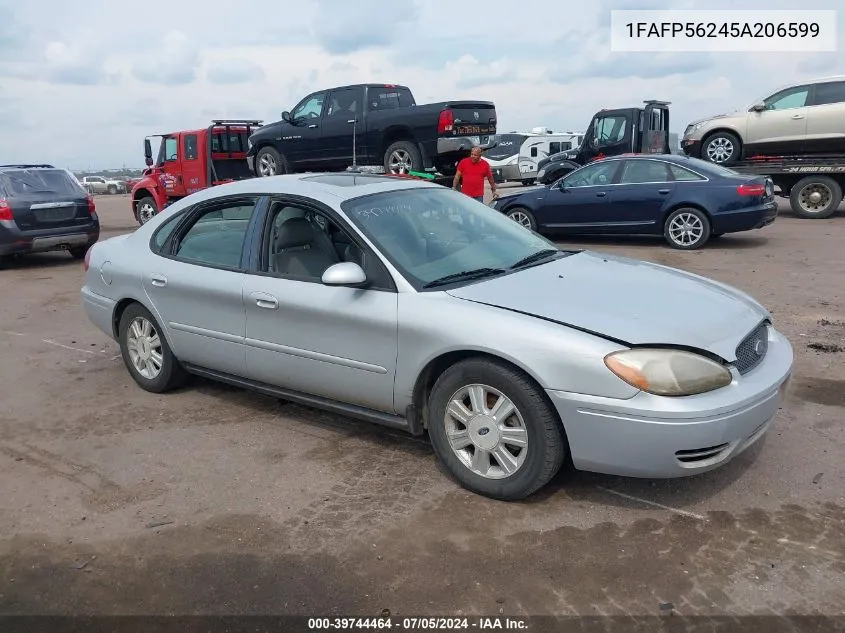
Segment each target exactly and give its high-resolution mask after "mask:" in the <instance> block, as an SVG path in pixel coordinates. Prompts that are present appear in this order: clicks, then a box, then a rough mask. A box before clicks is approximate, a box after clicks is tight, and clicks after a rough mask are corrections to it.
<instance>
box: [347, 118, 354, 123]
mask: <svg viewBox="0 0 845 633" xmlns="http://www.w3.org/2000/svg"><path fill="white" fill-rule="evenodd" d="M347 123H355V119H349V120H348V121H347Z"/></svg>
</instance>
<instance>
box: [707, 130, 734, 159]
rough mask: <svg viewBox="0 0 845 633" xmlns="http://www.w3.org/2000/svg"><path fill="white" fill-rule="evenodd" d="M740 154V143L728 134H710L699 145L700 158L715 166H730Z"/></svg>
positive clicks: (732, 135)
mask: <svg viewBox="0 0 845 633" xmlns="http://www.w3.org/2000/svg"><path fill="white" fill-rule="evenodd" d="M741 154H742V151H741V144H740V141H739V139H738V138H737V136H736V135H735V134H731V133H730V132H716V133H715V134H711V135H710V136H708V137H707V138H706V139H704V142H703V143H702V144H701V158H702V159H703V160H706V161H709V162H711V163H716V164H717V165H731V164H733V163H735V162H736V161H738V160H739V157H740V155H741Z"/></svg>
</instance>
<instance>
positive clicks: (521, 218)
mask: <svg viewBox="0 0 845 633" xmlns="http://www.w3.org/2000/svg"><path fill="white" fill-rule="evenodd" d="M505 215H506V216H507V217H509V218H510V219H511V220H513V221H514V222H516V223H517V224H520V225H522V226H524V227H525V228H526V229H528V230H529V231H534V232H535V233H536V232H537V220H536V219H535V218H534V214H533V213H531V211H529V210H528V209H526V208H525V207H513V208H512V209H508V210H507V212H506V213H505Z"/></svg>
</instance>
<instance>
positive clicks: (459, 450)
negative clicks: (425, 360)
mask: <svg viewBox="0 0 845 633" xmlns="http://www.w3.org/2000/svg"><path fill="white" fill-rule="evenodd" d="M428 405H429V406H428V420H429V421H428V432H429V437H430V438H431V443H432V445H433V447H434V451H435V453H436V455H437V457H438V459H439V460H440V461H441V462H442V463H443V464H444V465H445V466H446V468H447V469H448V470H449V472H450V473H451V474H452V476H453V477H454V478H455V479H456V480H457V482H458V483H459V484H460V485H461V486H463V487H464V488H466V489H468V490H471V491H473V492H475V493H478V494H482V495H484V496H487V497H492V498H494V499H503V500H515V499H523V498H525V497H528V496H529V495H531V494H533V493H534V492H536V491H537V490H539V489H540V488H542V487H543V486H545V485H546V484H547V483H548V482H549V480H550V479H551V478H552V477H554V476H555V474H556V473H557V472H558V471H559V470H560V468H561V466H562V465H563V463H564V460H565V458H566V454H567V450H568V446H567V440H566V434H565V433H564V430H563V426H562V425H561V422H560V419H559V417H558V416H557V413H556V412H555V411H554V409H553V408H552V406H551V404H550V403H549V402H548V401H547V399H546V397H545V394H544V393H543V391H542V389H540V387H538V386H537V385H536V384H535V383H534V381H533V380H531V379H530V378H528V377H527V376H525V375H524V374H522V373H521V372H519V371H517V370H515V369H513V368H511V367H509V366H507V365H505V364H503V363H499V362H496V361H492V360H487V359H470V360H465V361H462V362H460V363H457V364H456V365H453V366H452V367H450V368H449V369H447V370H446V371H445V372H443V374H442V375H441V376H440V377H439V378H438V380H437V382H436V383H435V385H434V389H433V390H432V392H431V397H430V398H429V403H428Z"/></svg>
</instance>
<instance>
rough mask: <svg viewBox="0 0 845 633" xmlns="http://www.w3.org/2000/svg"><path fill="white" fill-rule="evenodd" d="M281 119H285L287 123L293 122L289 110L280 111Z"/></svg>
mask: <svg viewBox="0 0 845 633" xmlns="http://www.w3.org/2000/svg"><path fill="white" fill-rule="evenodd" d="M282 121H287V122H288V123H293V119H291V117H290V112H288V111H287V110H285V111H284V112H282Z"/></svg>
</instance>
